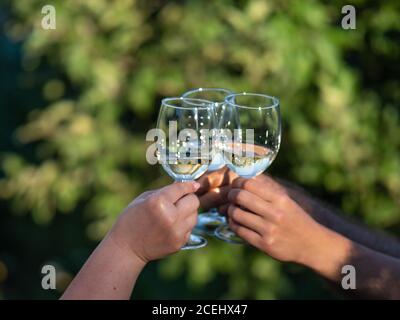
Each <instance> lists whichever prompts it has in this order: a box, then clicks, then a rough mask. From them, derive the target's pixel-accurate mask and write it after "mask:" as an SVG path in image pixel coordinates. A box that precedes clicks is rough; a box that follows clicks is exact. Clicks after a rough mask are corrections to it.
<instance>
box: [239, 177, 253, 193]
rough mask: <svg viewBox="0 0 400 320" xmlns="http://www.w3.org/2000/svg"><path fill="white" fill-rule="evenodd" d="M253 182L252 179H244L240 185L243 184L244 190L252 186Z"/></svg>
mask: <svg viewBox="0 0 400 320" xmlns="http://www.w3.org/2000/svg"><path fill="white" fill-rule="evenodd" d="M253 184H254V181H253V180H250V179H246V180H245V181H244V182H243V184H242V186H243V189H244V190H250V189H251V188H252V186H253Z"/></svg>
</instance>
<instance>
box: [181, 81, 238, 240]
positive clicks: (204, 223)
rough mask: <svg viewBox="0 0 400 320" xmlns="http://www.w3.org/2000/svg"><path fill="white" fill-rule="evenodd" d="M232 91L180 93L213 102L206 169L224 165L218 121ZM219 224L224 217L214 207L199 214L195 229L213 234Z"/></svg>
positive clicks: (216, 89)
mask: <svg viewBox="0 0 400 320" xmlns="http://www.w3.org/2000/svg"><path fill="white" fill-rule="evenodd" d="M232 93H233V92H231V91H230V90H227V89H222V88H197V89H193V90H190V91H187V92H185V93H184V94H183V95H182V97H184V98H196V99H203V100H207V101H210V102H212V103H213V110H214V114H215V119H216V126H215V129H216V130H215V131H214V137H213V144H212V157H211V163H210V165H209V167H208V171H216V170H219V169H221V168H223V167H224V166H225V161H224V158H223V155H222V150H221V148H220V140H219V136H220V128H219V123H220V120H221V115H222V114H223V113H224V111H225V110H224V109H225V98H226V96H228V95H230V94H232ZM221 224H226V219H225V217H223V216H221V215H220V214H219V213H218V210H217V209H216V208H212V209H210V211H208V212H203V213H201V214H199V218H198V220H197V225H196V227H195V231H197V232H199V233H205V234H208V235H214V231H215V229H216V228H217V227H219V226H220V225H221Z"/></svg>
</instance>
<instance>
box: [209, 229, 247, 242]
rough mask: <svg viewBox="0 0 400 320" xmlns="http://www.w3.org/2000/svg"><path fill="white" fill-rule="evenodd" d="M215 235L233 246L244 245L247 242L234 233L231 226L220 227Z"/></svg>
mask: <svg viewBox="0 0 400 320" xmlns="http://www.w3.org/2000/svg"><path fill="white" fill-rule="evenodd" d="M214 235H215V236H216V237H217V238H218V239H219V240H222V241H225V242H229V243H233V244H244V243H245V242H244V241H243V240H242V239H241V238H239V237H238V236H237V235H236V233H234V232H233V231H232V230H231V229H230V228H229V226H220V227H218V228H217V229H215V233H214Z"/></svg>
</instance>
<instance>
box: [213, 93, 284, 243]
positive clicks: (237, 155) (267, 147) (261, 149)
mask: <svg viewBox="0 0 400 320" xmlns="http://www.w3.org/2000/svg"><path fill="white" fill-rule="evenodd" d="M225 103H226V112H225V114H223V115H222V119H221V124H220V127H221V130H222V134H221V140H222V141H223V142H222V144H223V146H222V148H223V150H224V151H223V155H224V159H225V162H226V165H227V166H228V168H229V169H230V170H232V171H234V172H235V173H237V174H238V175H239V176H241V177H244V178H247V179H251V178H253V177H255V176H257V175H259V174H261V173H263V172H264V171H265V170H266V169H267V168H268V167H269V166H270V165H271V163H272V162H273V161H274V159H275V157H276V155H277V153H278V150H279V147H280V143H281V115H280V109H279V100H278V99H277V98H275V97H271V96H268V95H265V94H258V93H246V92H244V93H238V94H231V95H229V96H227V97H226V99H225ZM244 133H246V137H244V135H243V134H244ZM248 133H249V136H247V134H248ZM215 235H216V237H217V238H219V239H221V240H224V241H227V242H230V243H243V240H242V239H240V238H239V237H238V236H237V235H236V234H235V233H234V232H233V231H232V230H230V228H229V227H228V226H226V225H224V226H220V227H219V228H218V229H216V230H215Z"/></svg>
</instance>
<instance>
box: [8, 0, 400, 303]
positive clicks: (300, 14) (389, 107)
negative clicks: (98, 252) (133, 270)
mask: <svg viewBox="0 0 400 320" xmlns="http://www.w3.org/2000/svg"><path fill="white" fill-rule="evenodd" d="M46 4H53V5H54V6H55V7H56V14H57V15H56V19H57V20H56V23H57V24H56V30H43V29H42V28H41V20H42V18H43V15H42V13H41V9H42V7H43V6H44V5H46ZM345 4H348V1H338V0H326V1H316V0H302V1H289V0H270V1H264V0H254V1H246V0H237V1H233V0H219V1H200V0H192V1H183V0H182V1H162V0H154V1H149V0H118V1H109V0H73V1H72V0H71V1H65V0H64V1H61V0H60V1H57V0H52V1H41V0H29V1H23V0H22V1H15V0H14V1H12V0H5V1H4V0H3V1H1V4H0V30H1V32H0V107H1V108H0V132H1V133H0V149H1V153H0V199H1V200H0V210H1V211H0V298H3V299H16V298H27V299H31V298H34V299H38V298H52V299H55V298H58V297H59V296H60V294H61V292H62V291H63V290H64V288H65V286H66V285H67V284H68V282H69V281H70V280H71V278H72V277H73V276H74V275H75V274H76V273H77V271H78V270H79V268H80V267H81V266H82V264H83V262H84V261H85V259H86V258H87V257H88V256H89V254H90V252H91V251H92V250H93V248H94V247H95V246H96V244H97V243H98V241H99V240H100V239H101V238H102V236H103V235H104V234H105V233H106V232H107V230H108V229H109V228H110V226H111V225H112V223H113V221H114V220H115V218H116V217H117V215H118V213H119V212H120V211H121V210H122V209H123V208H124V207H125V206H126V205H127V204H128V203H129V202H130V201H131V200H132V198H134V197H135V196H136V195H138V194H139V193H141V192H143V191H144V190H147V189H149V188H154V187H158V186H162V185H164V184H166V183H169V182H171V180H170V179H169V178H168V177H167V175H166V174H165V173H164V172H163V171H162V169H161V168H160V167H159V166H150V165H149V164H147V163H146V160H145V150H146V146H147V145H148V144H147V143H146V141H145V134H146V132H147V130H148V129H150V128H153V127H154V125H155V120H156V117H157V113H158V109H159V103H160V99H161V98H162V97H165V96H176V95H180V94H181V93H183V92H184V91H185V90H187V89H190V88H194V87H199V86H211V87H227V88H230V89H232V90H235V91H258V92H266V93H269V94H271V95H275V96H278V97H279V98H280V99H281V107H282V115H283V141H282V148H281V151H280V153H279V155H278V157H277V159H276V161H275V163H274V164H273V165H272V166H271V168H270V172H271V173H272V174H273V175H277V176H280V177H283V178H287V179H290V180H292V181H295V182H297V183H298V184H301V185H302V186H304V187H305V188H306V189H307V190H309V191H310V192H312V193H313V194H315V195H316V196H318V197H320V198H322V199H324V200H326V201H328V202H330V203H332V204H333V205H335V206H337V207H338V208H339V209H341V210H342V211H343V212H344V214H346V215H351V216H354V217H356V218H358V219H359V220H361V221H363V223H365V224H368V225H370V226H372V227H376V228H380V229H384V230H386V231H388V232H392V233H394V234H397V235H398V236H400V228H399V227H400V126H399V124H400V121H399V101H400V87H399V83H400V81H399V75H400V72H399V71H400V70H399V69H400V67H399V66H400V59H399V58H400V2H399V1H396V0H393V1H391V0H381V1H377V0H353V1H351V4H352V5H354V6H355V7H356V10H357V29H356V30H343V29H342V28H341V18H342V14H341V8H342V6H344V5H345ZM48 263H51V264H54V265H56V266H57V270H58V273H57V290H56V291H45V290H43V289H42V288H41V274H40V270H41V267H42V266H43V265H44V264H48ZM133 297H134V298H200V299H201V298H212V299H213V298H238V299H241V298H252V299H253V298H254V299H278V298H294V299H298V298H302V299H311V298H327V299H329V298H340V297H338V296H337V295H336V294H335V292H334V291H332V290H331V287H330V286H329V285H328V284H327V283H325V282H324V281H323V280H321V279H319V278H318V277H317V276H315V275H313V274H312V273H311V272H310V271H308V270H306V269H304V268H302V267H300V266H297V265H293V264H283V263H280V262H277V261H275V260H273V259H271V258H269V257H266V256H264V255H263V254H261V253H259V252H257V251H256V250H254V249H252V248H249V247H245V246H234V245H229V244H226V243H222V242H219V241H217V240H210V243H209V246H208V247H206V248H204V249H201V250H196V251H191V252H180V253H178V254H176V255H174V256H171V257H169V258H167V259H165V260H163V261H160V262H156V263H152V264H150V265H149V266H148V267H147V268H146V269H145V271H144V272H143V274H142V275H141V277H140V280H139V282H138V284H137V287H136V289H135V292H134V294H133Z"/></svg>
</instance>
